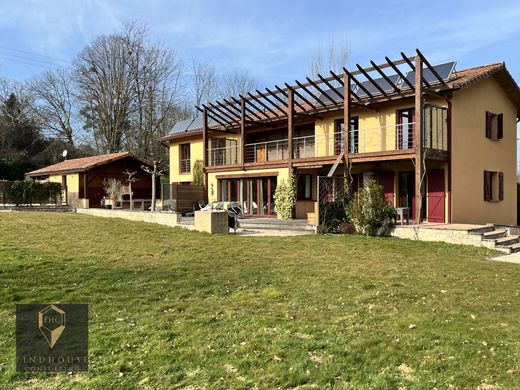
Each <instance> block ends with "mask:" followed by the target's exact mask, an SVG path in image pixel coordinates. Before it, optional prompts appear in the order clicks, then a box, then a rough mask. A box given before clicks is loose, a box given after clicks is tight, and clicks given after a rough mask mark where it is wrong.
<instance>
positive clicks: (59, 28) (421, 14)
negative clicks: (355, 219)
mask: <svg viewBox="0 0 520 390" xmlns="http://www.w3.org/2000/svg"><path fill="white" fill-rule="evenodd" d="M519 20H520V2H519V1H518V0H499V1H494V2H490V1H489V0H486V1H481V0H451V1H444V0H437V1H431V0H428V1H420V0H419V1H417V0H413V1H412V0H399V1H396V0H386V1H372V0H365V1H349V0H343V1H325V0H321V1H319V0H313V1H307V0H299V1H280V0H276V1H272V0H263V1H252V0H249V1H243V0H242V1H238V0H231V1H229V0H228V1H226V0H219V1H209V0H205V1H202V0H201V1H197V0H170V1H168V0H147V1H142V0H140V1H134V0H126V1H108V0H65V1H64V0H45V1H42V0H17V1H2V2H1V3H0V77H4V78H16V79H19V80H24V79H29V78H31V77H33V76H34V75H36V74H38V73H39V72H41V71H42V70H44V69H46V68H55V67H58V66H65V67H67V66H70V61H71V60H72V59H73V58H74V56H75V55H77V54H78V53H79V52H80V51H81V50H82V49H83V48H84V47H85V46H86V45H88V44H89V43H91V42H92V41H93V40H94V39H95V38H96V37H97V36H99V35H101V34H109V33H111V32H114V31H117V30H118V28H119V27H120V25H121V24H122V23H124V22H125V21H138V22H141V23H144V24H146V25H148V26H149V27H150V33H151V36H152V38H153V39H154V40H157V41H160V42H162V43H164V44H166V45H168V46H170V47H171V48H172V49H174V50H175V51H176V52H177V53H178V54H179V55H180V56H181V57H182V58H185V59H187V60H191V58H195V59H197V60H199V61H202V62H206V63H211V64H213V65H214V66H215V67H216V68H217V70H219V71H220V72H222V73H224V72H228V71H234V70H238V71H249V72H250V73H251V74H252V75H254V76H255V78H256V79H258V80H259V81H260V83H261V85H263V86H265V87H271V86H273V85H274V84H279V83H282V84H283V83H284V82H288V83H293V81H294V79H302V78H304V76H305V74H306V71H307V70H308V64H309V61H310V57H311V55H312V53H313V52H315V51H316V49H317V48H319V47H320V46H324V45H326V44H327V42H328V41H329V39H330V37H331V36H332V37H334V38H335V39H337V40H339V41H346V42H347V43H348V46H349V58H348V66H349V67H351V68H352V67H354V66H355V64H357V63H359V64H361V65H364V66H369V65H370V63H369V61H370V60H374V61H375V62H376V63H383V62H384V57H385V56H389V57H390V58H392V59H397V58H399V56H400V52H401V51H403V52H405V53H406V54H408V55H413V54H414V50H415V48H419V49H420V50H421V51H422V53H424V54H425V56H426V57H427V58H428V59H429V60H430V62H431V63H441V62H446V61H451V60H454V61H457V69H463V68H467V67H472V66H478V65H484V64H489V63H495V62H502V61H505V62H506V65H507V67H508V69H509V71H510V72H511V74H512V75H513V77H514V78H515V79H516V80H517V82H520V23H519V22H518V21H519Z"/></svg>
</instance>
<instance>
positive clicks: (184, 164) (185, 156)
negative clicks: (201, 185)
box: [179, 142, 191, 175]
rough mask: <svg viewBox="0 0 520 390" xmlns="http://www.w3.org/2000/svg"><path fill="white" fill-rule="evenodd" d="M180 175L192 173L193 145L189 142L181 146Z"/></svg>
mask: <svg viewBox="0 0 520 390" xmlns="http://www.w3.org/2000/svg"><path fill="white" fill-rule="evenodd" d="M186 152H187V153H186ZM179 173H180V174H183V175H185V174H190V173H191V144H190V143H189V142H187V143H183V144H179Z"/></svg>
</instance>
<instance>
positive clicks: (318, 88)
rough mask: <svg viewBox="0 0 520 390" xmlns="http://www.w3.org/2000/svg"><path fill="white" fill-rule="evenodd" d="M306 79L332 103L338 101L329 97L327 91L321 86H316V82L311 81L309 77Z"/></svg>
mask: <svg viewBox="0 0 520 390" xmlns="http://www.w3.org/2000/svg"><path fill="white" fill-rule="evenodd" d="M307 80H308V81H309V83H311V84H312V86H313V87H314V88H316V89H317V90H318V91H320V93H321V94H322V95H323V96H325V97H326V98H327V99H328V100H329V101H330V102H331V103H332V104H338V102H337V101H335V100H334V99H333V98H331V97H330V95H329V94H328V93H327V92H325V91H324V90H323V89H321V88H320V87H319V86H318V84H316V83H315V82H314V81H312V80H311V79H310V78H308V77H307Z"/></svg>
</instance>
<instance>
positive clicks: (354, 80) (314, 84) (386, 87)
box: [196, 49, 449, 215]
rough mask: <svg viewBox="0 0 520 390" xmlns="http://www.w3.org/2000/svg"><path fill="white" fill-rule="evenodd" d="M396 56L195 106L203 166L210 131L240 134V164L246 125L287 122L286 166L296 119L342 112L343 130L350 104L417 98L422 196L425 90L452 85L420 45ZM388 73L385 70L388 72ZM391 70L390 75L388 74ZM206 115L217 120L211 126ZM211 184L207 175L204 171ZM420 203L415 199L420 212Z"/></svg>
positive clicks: (343, 156)
mask: <svg viewBox="0 0 520 390" xmlns="http://www.w3.org/2000/svg"><path fill="white" fill-rule="evenodd" d="M401 57H402V58H400V59H398V60H390V59H389V58H388V57H385V60H386V62H385V63H384V64H380V65H377V64H376V63H375V62H374V61H370V64H371V66H370V67H365V68H363V67H361V66H360V65H359V64H357V65H356V69H355V70H352V71H349V70H347V69H346V68H343V73H339V74H337V73H335V72H333V71H330V75H327V76H325V75H320V74H318V80H311V79H310V78H308V77H307V78H306V81H305V82H300V81H298V80H295V84H294V85H290V84H288V83H285V87H280V86H278V85H275V87H274V90H273V89H269V88H266V89H265V91H259V90H256V94H252V93H248V94H247V96H242V95H240V96H239V97H238V98H237V97H230V98H228V99H223V100H221V101H215V102H213V103H208V104H203V105H202V107H198V106H196V108H197V110H199V111H200V112H201V113H202V134H203V148H204V157H203V164H204V170H205V171H206V167H207V150H208V132H209V130H211V131H212V132H223V133H240V135H241V137H240V143H241V144H240V154H241V160H240V161H242V164H243V163H244V161H245V132H246V129H247V128H248V127H251V126H258V125H262V124H264V125H266V126H268V125H270V124H271V123H273V122H279V121H287V127H288V156H289V158H288V166H289V168H290V169H292V165H293V161H292V160H293V153H292V149H293V142H292V141H293V135H294V120H295V118H309V117H316V116H317V115H319V114H320V113H324V112H330V111H338V110H343V119H344V123H345V128H347V124H348V123H350V116H351V115H350V112H351V108H352V107H367V106H369V105H372V104H375V103H380V102H384V101H391V100H396V99H401V98H403V97H412V96H414V97H415V134H414V137H415V139H414V146H415V153H414V165H415V183H416V189H415V193H416V199H420V196H421V184H420V183H421V178H422V174H423V166H422V158H423V150H422V149H423V147H422V142H421V134H422V130H423V129H422V127H423V118H422V117H423V106H424V99H423V96H424V94H425V93H429V94H434V95H438V94H439V92H441V91H442V90H446V89H449V86H448V85H447V84H446V80H445V79H443V77H441V75H440V74H439V73H438V72H437V70H436V69H435V67H434V66H432V65H431V64H430V62H429V61H428V60H427V59H426V58H425V57H424V55H423V54H422V53H421V52H420V51H419V49H416V54H415V55H414V56H407V55H406V54H404V53H402V52H401ZM424 67H426V69H428V70H429V71H430V74H431V76H432V77H430V79H429V80H427V79H426V78H425V77H424V73H423V69H424ZM385 71H386V72H385ZM388 71H391V72H392V74H391V75H389V74H388V73H387V72H388ZM208 118H211V119H212V120H213V121H214V123H215V124H214V125H213V126H212V127H211V129H210V126H209V125H208ZM348 145H349V139H348V131H346V132H345V137H344V147H343V153H342V154H341V155H340V157H339V158H338V161H337V162H338V163H339V162H340V161H344V162H345V167H348V165H349V164H350V161H349V149H348ZM205 176H206V182H207V173H206V175H205ZM419 203H420V202H417V205H416V207H417V212H416V215H419V208H420V204H419Z"/></svg>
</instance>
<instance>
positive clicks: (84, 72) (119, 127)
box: [74, 34, 132, 152]
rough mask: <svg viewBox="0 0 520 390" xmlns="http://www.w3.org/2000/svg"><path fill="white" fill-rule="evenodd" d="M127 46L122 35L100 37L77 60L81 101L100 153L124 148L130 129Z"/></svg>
mask: <svg viewBox="0 0 520 390" xmlns="http://www.w3.org/2000/svg"><path fill="white" fill-rule="evenodd" d="M128 55H129V54H128V47H125V45H124V43H123V40H122V39H120V35H119V34H113V35H108V36H101V37H99V38H97V39H96V40H95V41H94V42H93V43H92V44H90V45H88V46H87V47H86V48H85V49H83V51H82V52H81V53H80V54H79V55H78V57H77V58H76V60H75V61H74V75H75V79H76V82H77V85H78V89H79V99H80V101H81V102H82V103H83V105H84V106H85V107H87V108H88V109H87V110H86V111H84V112H87V113H88V115H89V121H90V124H91V130H92V133H93V134H92V136H93V137H94V139H96V141H97V142H98V148H99V149H100V150H99V151H100V152H118V151H120V150H122V149H123V145H124V142H125V140H126V137H127V135H128V131H129V128H130V125H129V119H130V110H131V100H132V85H131V82H132V81H131V79H130V77H129V65H128Z"/></svg>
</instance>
